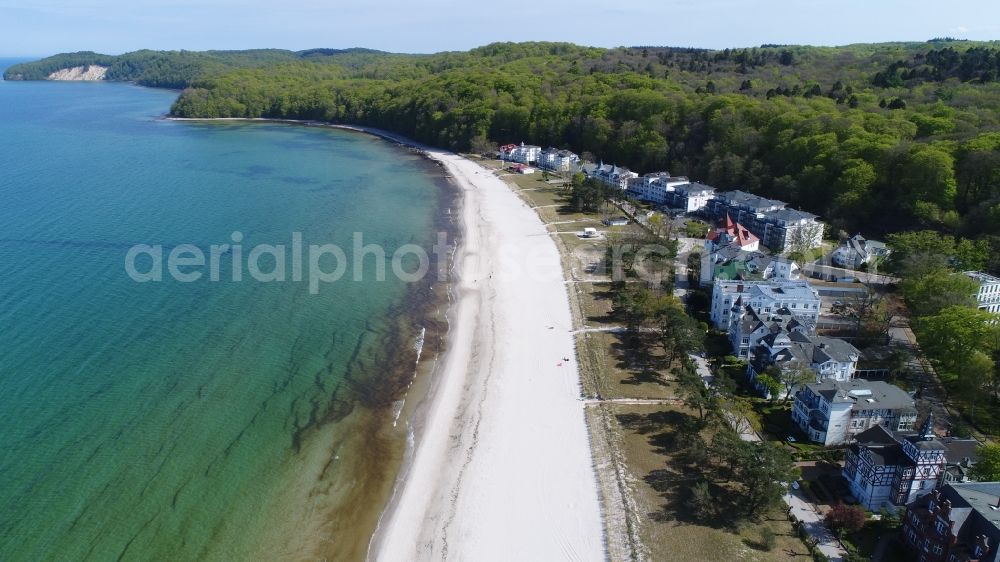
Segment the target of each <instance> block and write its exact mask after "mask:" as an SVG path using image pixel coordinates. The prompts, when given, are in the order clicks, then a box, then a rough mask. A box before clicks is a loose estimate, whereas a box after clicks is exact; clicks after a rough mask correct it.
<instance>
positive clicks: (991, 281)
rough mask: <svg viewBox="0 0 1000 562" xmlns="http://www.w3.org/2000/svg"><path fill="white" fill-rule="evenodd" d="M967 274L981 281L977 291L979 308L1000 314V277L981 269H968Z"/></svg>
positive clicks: (978, 281) (974, 279)
mask: <svg viewBox="0 0 1000 562" xmlns="http://www.w3.org/2000/svg"><path fill="white" fill-rule="evenodd" d="M965 274H966V275H968V276H969V277H970V278H971V279H972V280H973V281H976V282H977V283H979V292H978V293H976V302H977V303H979V310H985V311H987V312H992V313H993V314H1000V279H998V278H996V277H993V276H992V275H989V274H986V273H982V272H979V271H966V272H965Z"/></svg>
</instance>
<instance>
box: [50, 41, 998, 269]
mask: <svg viewBox="0 0 1000 562" xmlns="http://www.w3.org/2000/svg"><path fill="white" fill-rule="evenodd" d="M143 53H150V52H143ZM998 53H1000V44H997V43H970V42H961V41H950V40H935V41H931V42H927V43H888V44H875V45H853V46H847V47H836V48H831V47H800V46H780V45H773V46H763V47H759V48H749V49H727V50H723V51H707V50H697V49H678V48H663V47H634V48H618V49H598V48H589V47H581V46H576V45H570V44H559V43H519V44H510V43H503V44H492V45H487V46H485V47H481V48H477V49H473V50H471V51H468V52H449V53H438V54H435V55H423V56H414V55H392V54H386V53H377V52H368V51H350V52H346V53H345V52H339V51H338V52H332V53H331V52H327V51H325V50H315V51H303V52H300V53H291V52H287V51H253V52H251V53H250V54H246V55H243V58H242V59H239V60H237V59H235V58H234V57H236V55H234V54H233V53H228V54H227V55H226V57H227V60H226V62H219V59H218V58H219V56H220V55H219V54H218V52H216V53H204V54H200V53H181V55H183V56H178V55H177V53H169V55H170V56H169V57H168V58H169V60H170V63H169V64H166V63H164V64H163V65H162V66H157V67H155V68H156V69H157V70H155V72H154V73H155V74H157V75H166V76H172V75H173V73H172V71H171V70H170V69H173V68H181V69H182V70H181V71H180V72H178V73H177V75H179V76H182V78H181V79H175V78H170V79H167V80H162V81H159V82H170V83H180V82H183V83H184V84H186V85H189V87H188V88H187V89H185V91H184V92H183V94H182V95H181V96H180V98H179V99H178V100H177V102H176V103H175V104H174V106H173V108H172V113H173V114H174V115H178V116H186V117H275V118H299V119H316V120H323V121H331V122H343V123H355V124H364V125H371V126H377V127H382V128H385V129H389V130H393V131H397V132H399V133H402V134H405V135H407V136H410V137H413V138H415V139H418V140H421V141H423V142H427V143H431V144H435V145H438V146H442V147H448V148H452V149H458V150H467V149H470V148H472V149H477V150H481V149H484V148H486V147H488V146H490V145H495V144H496V143H507V142H521V141H525V142H528V143H533V144H539V145H555V146H560V147H566V148H570V149H573V150H575V151H577V152H579V153H581V154H583V155H585V156H589V157H592V158H595V159H603V160H604V161H605V162H614V163H617V164H619V165H625V166H629V167H631V168H632V169H634V170H636V171H638V172H640V173H642V172H649V171H657V170H669V171H670V172H673V173H675V174H685V175H688V176H689V177H692V178H693V179H698V180H700V181H703V182H706V183H709V184H711V185H714V186H716V187H718V188H743V189H747V190H749V191H752V192H755V193H759V194H762V195H765V196H769V197H773V198H778V199H783V200H786V201H789V202H791V203H792V205H793V206H796V207H799V208H803V209H806V210H809V211H811V212H814V213H816V214H819V215H821V216H822V217H823V218H824V220H826V221H828V222H830V223H831V225H832V227H833V228H834V229H835V230H834V232H833V233H831V234H834V233H835V232H836V230H841V229H843V230H847V231H855V230H864V231H865V233H866V234H869V235H873V236H878V235H880V234H882V233H883V232H885V231H899V230H914V229H919V228H931V229H935V230H938V231H942V232H949V233H952V234H955V235H958V236H960V237H966V238H977V239H988V240H990V242H991V245H992V246H993V247H994V248H995V249H996V250H998V251H994V254H1000V83H998V82H997V80H996V69H997V68H998V67H997V64H998V62H997V61H1000V54H998ZM78 55H80V54H77V55H73V56H78ZM155 55H156V54H155V53H151V54H147V55H144V56H146V57H149V58H150V59H151V60H159V59H156V57H155ZM67 56H69V55H67ZM202 57H205V58H206V59H205V60H203V58H202ZM184 61H194V65H195V66H196V67H197V68H196V69H194V70H190V69H189V68H188V67H186V66H184ZM35 64H38V63H35ZM115 65H118V66H112V68H113V69H116V72H115V74H113V75H112V76H109V77H114V78H118V79H137V78H135V77H137V76H138V77H141V76H144V74H143V73H144V72H149V70H148V69H149V68H150V67H148V66H147V67H145V68H143V64H141V63H140V64H138V65H128V64H126V63H125V62H124V61H117V62H115ZM220 66H221V67H224V68H220ZM125 67H127V68H128V70H127V71H126V70H124V68H125ZM118 68H123V70H122V71H121V73H120V74H119V73H118V72H117V69H118ZM164 68H165V69H166V70H163V69H164ZM109 74H110V72H109ZM157 82H158V80H148V79H147V80H145V81H144V82H143V83H157ZM880 231H881V232H880ZM991 267H992V268H993V269H994V270H995V269H997V268H998V267H1000V262H997V261H994V263H993V264H992V266H991Z"/></svg>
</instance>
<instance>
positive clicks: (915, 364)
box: [889, 316, 952, 434]
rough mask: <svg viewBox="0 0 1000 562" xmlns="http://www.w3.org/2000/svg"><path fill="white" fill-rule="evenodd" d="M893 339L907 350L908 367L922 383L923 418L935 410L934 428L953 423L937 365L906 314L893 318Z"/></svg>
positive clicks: (940, 429) (920, 405) (920, 403)
mask: <svg viewBox="0 0 1000 562" xmlns="http://www.w3.org/2000/svg"><path fill="white" fill-rule="evenodd" d="M889 339H890V343H891V344H892V345H893V346H894V347H899V348H901V349H903V350H904V351H905V352H906V365H905V368H906V370H907V371H909V372H910V376H911V377H912V378H913V379H914V382H915V383H916V385H917V387H918V388H919V387H922V388H923V391H922V392H921V393H920V398H919V399H918V400H917V409H918V410H919V416H920V418H919V419H918V420H917V422H918V423H920V422H922V420H923V417H924V416H926V415H927V412H928V411H932V412H934V425H935V429H937V430H938V432H941V433H942V434H943V433H944V432H946V431H947V430H948V428H950V427H951V420H952V416H951V413H950V412H949V411H948V409H947V408H946V407H945V405H944V399H945V397H946V395H945V392H944V387H942V386H941V380H940V379H938V376H937V373H935V371H934V368H933V367H932V366H931V365H930V363H928V362H927V360H926V359H924V357H923V355H922V354H921V352H920V346H919V344H917V338H916V336H914V335H913V330H911V329H910V323H909V319H907V318H906V317H903V316H895V317H893V319H892V327H890V328H889Z"/></svg>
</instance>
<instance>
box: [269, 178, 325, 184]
mask: <svg viewBox="0 0 1000 562" xmlns="http://www.w3.org/2000/svg"><path fill="white" fill-rule="evenodd" d="M278 179H279V180H281V181H283V182H285V183H290V184H294V185H313V184H317V183H319V181H320V180H318V179H316V178H310V177H308V176H280V177H279V178H278Z"/></svg>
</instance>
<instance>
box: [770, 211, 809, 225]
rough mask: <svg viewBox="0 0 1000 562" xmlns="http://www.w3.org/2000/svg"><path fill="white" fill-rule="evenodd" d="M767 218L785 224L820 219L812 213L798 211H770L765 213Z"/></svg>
mask: <svg viewBox="0 0 1000 562" xmlns="http://www.w3.org/2000/svg"><path fill="white" fill-rule="evenodd" d="M765 215H766V216H767V218H770V219H777V220H781V221H785V222H799V221H803V220H806V221H812V220H816V219H817V218H818V215H814V214H812V213H807V212H805V211H799V210H796V209H778V210H777V211H768V212H766V213H765Z"/></svg>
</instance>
